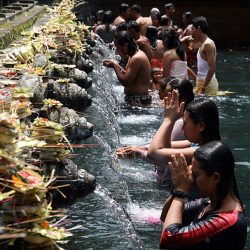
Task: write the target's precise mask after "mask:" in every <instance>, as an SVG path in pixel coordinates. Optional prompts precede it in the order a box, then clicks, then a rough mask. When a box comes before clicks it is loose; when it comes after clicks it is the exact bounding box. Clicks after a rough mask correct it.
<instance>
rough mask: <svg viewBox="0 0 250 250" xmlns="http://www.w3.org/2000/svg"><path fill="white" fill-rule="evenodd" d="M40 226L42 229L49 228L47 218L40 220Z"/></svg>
mask: <svg viewBox="0 0 250 250" xmlns="http://www.w3.org/2000/svg"><path fill="white" fill-rule="evenodd" d="M40 226H41V227H42V228H44V229H49V222H48V221H47V220H45V221H44V222H42V223H41V224H40Z"/></svg>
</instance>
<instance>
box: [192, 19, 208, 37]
mask: <svg viewBox="0 0 250 250" xmlns="http://www.w3.org/2000/svg"><path fill="white" fill-rule="evenodd" d="M192 24H193V26H194V27H195V28H196V29H197V28H198V27H200V29H201V31H202V32H203V33H205V34H207V32H208V22H207V19H206V18H205V17H204V16H199V17H195V18H194V19H193V20H192Z"/></svg>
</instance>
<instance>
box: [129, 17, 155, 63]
mask: <svg viewBox="0 0 250 250" xmlns="http://www.w3.org/2000/svg"><path fill="white" fill-rule="evenodd" d="M127 30H128V31H127V32H128V34H129V35H130V36H132V37H133V38H134V39H135V41H136V43H137V45H138V46H139V49H140V50H142V51H143V52H144V53H145V54H146V56H147V57H148V60H149V62H151V59H152V52H151V44H150V42H149V40H148V38H147V37H146V36H142V35H141V34H140V25H139V23H138V22H136V21H130V22H129V23H128V25H127Z"/></svg>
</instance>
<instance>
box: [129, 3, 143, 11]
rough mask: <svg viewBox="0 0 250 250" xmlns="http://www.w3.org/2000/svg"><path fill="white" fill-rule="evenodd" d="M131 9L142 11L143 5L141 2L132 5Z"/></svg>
mask: <svg viewBox="0 0 250 250" xmlns="http://www.w3.org/2000/svg"><path fill="white" fill-rule="evenodd" d="M131 10H134V11H135V12H136V13H141V6H140V5H139V4H134V5H132V6H131Z"/></svg>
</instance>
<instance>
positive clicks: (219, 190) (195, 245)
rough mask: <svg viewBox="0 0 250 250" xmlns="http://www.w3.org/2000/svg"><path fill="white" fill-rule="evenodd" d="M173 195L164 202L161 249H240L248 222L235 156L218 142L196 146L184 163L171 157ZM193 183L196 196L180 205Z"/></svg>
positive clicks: (242, 247)
mask: <svg viewBox="0 0 250 250" xmlns="http://www.w3.org/2000/svg"><path fill="white" fill-rule="evenodd" d="M169 165H170V168H171V172H172V180H173V185H174V187H175V189H174V191H173V193H172V195H170V196H169V197H168V199H167V200H166V202H165V204H164V207H163V210H162V215H161V220H162V221H163V222H164V225H163V231H162V235H161V240H160V247H161V248H171V249H185V250H188V249H202V250H204V249H211V250H243V249H244V246H245V243H246V236H247V223H246V218H245V216H244V210H243V204H242V201H241V199H240V196H239V193H238V189H237V183H236V180H235V175H234V157H233V155H232V152H231V150H230V149H229V147H228V146H226V145H225V144H223V143H222V142H220V141H213V142H209V143H207V144H205V145H203V146H201V147H200V148H198V149H197V150H196V151H195V153H194V157H193V160H192V166H188V165H187V163H186V160H185V157H184V155H182V154H177V155H175V156H174V155H173V156H172V163H170V164H169ZM193 185H195V187H196V190H197V191H198V194H199V196H200V199H197V200H195V201H191V202H188V203H186V204H185V201H186V198H187V197H188V193H189V192H190V190H191V188H192V186H193Z"/></svg>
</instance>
